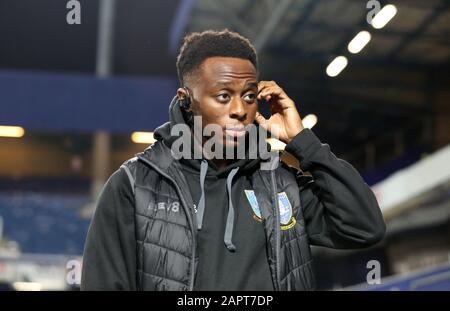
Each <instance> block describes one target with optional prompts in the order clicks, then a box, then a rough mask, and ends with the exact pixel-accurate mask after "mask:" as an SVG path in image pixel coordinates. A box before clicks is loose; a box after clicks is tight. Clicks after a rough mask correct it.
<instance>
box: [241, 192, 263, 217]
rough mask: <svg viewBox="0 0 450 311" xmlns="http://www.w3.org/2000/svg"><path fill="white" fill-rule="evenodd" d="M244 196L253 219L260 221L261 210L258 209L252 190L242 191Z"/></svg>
mask: <svg viewBox="0 0 450 311" xmlns="http://www.w3.org/2000/svg"><path fill="white" fill-rule="evenodd" d="M244 192H245V196H246V197H247V200H248V203H250V206H251V207H252V210H253V218H254V219H255V220H256V221H262V216H261V210H260V209H259V205H258V201H257V200H256V195H255V192H254V191H253V190H244Z"/></svg>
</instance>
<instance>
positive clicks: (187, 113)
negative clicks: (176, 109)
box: [179, 86, 194, 126]
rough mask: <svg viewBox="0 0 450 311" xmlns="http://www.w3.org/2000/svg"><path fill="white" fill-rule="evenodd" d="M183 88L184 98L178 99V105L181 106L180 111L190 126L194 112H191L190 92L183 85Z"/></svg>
mask: <svg viewBox="0 0 450 311" xmlns="http://www.w3.org/2000/svg"><path fill="white" fill-rule="evenodd" d="M183 89H184V90H185V92H186V95H185V96H184V98H180V99H179V101H180V107H181V111H182V113H183V116H184V120H185V122H186V124H188V125H189V126H191V125H193V123H194V114H193V113H192V109H191V94H190V93H189V90H188V88H187V87H184V86H183Z"/></svg>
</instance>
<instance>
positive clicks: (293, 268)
mask: <svg viewBox="0 0 450 311" xmlns="http://www.w3.org/2000/svg"><path fill="white" fill-rule="evenodd" d="M177 69H178V74H179V78H180V81H181V84H182V87H180V88H179V89H178V94H177V96H175V98H174V99H173V100H172V102H171V104H170V108H169V110H170V122H167V123H165V124H163V125H162V126H160V127H159V128H157V129H156V131H155V137H156V139H157V142H156V143H155V144H154V145H152V146H151V147H149V148H148V149H146V150H145V151H144V152H143V153H141V154H138V155H137V157H135V158H133V159H130V160H128V161H127V162H125V163H124V165H122V166H121V168H120V169H119V170H117V171H116V172H115V173H114V174H113V175H112V176H111V177H110V179H109V180H108V182H107V183H106V185H105V187H104V189H103V191H102V193H101V195H100V198H99V201H98V205H97V209H96V211H95V215H94V218H93V220H92V223H91V227H90V229H89V233H88V237H87V242H86V247H85V252H84V258H83V273H82V283H81V288H82V289H83V290H310V289H313V288H314V275H313V272H312V267H311V262H312V258H311V253H310V244H314V245H321V246H326V247H331V248H362V247H367V246H370V245H373V244H375V243H377V242H378V241H380V240H381V239H382V237H383V236H384V233H385V224H384V221H383V217H382V215H381V212H380V209H379V207H378V204H377V201H376V199H375V196H374V195H373V193H372V191H371V190H370V188H369V187H368V186H367V184H366V183H365V182H364V181H363V179H362V178H361V176H360V175H359V174H358V172H357V171H356V170H355V169H354V168H353V167H352V166H351V165H350V164H349V163H347V162H345V161H343V160H341V159H338V158H336V156H335V155H334V154H333V153H332V152H331V151H330V147H329V146H328V145H326V144H322V143H321V142H320V141H319V139H318V138H317V137H316V136H315V135H314V133H313V132H312V131H311V130H310V129H304V128H303V126H302V121H301V118H300V115H299V113H298V111H297V109H296V106H295V104H294V102H293V100H292V99H290V98H289V97H288V95H287V94H286V93H285V92H284V90H283V89H282V88H281V87H280V86H278V85H277V84H276V83H275V82H274V81H258V63H257V55H256V52H255V50H254V48H253V46H252V45H251V43H250V42H249V41H248V40H247V39H246V38H243V37H242V36H240V35H239V34H237V33H234V32H230V31H228V30H224V31H221V32H215V31H205V32H203V33H193V34H190V35H189V36H187V37H186V38H185V39H184V44H183V46H182V47H181V50H180V54H179V56H178V59H177ZM262 99H265V100H266V101H267V104H268V105H269V107H270V111H271V113H272V115H271V117H270V118H269V119H265V118H264V117H263V116H262V115H261V114H260V113H259V112H258V100H262ZM198 117H201V127H200V129H205V128H206V127H207V126H208V125H216V129H217V127H218V128H219V131H217V132H219V136H218V137H219V139H218V140H217V141H218V145H217V146H216V148H219V147H222V150H230V149H231V150H234V149H238V148H239V147H242V146H245V143H244V142H245V138H248V135H249V131H247V129H248V128H249V127H250V126H251V125H255V124H258V125H259V127H260V129H261V128H262V129H265V130H267V131H273V132H276V133H277V134H278V137H279V139H280V140H282V141H283V142H285V143H286V144H287V145H286V151H287V152H289V153H290V154H291V155H293V156H294V157H296V158H297V159H298V160H299V163H300V168H301V170H302V171H309V172H310V173H311V175H312V177H310V176H307V175H303V174H302V172H301V171H297V172H296V171H294V170H293V169H291V168H289V167H288V166H286V165H284V164H283V163H282V162H279V161H277V159H276V158H275V160H274V158H271V160H270V161H269V164H270V165H272V166H270V165H269V168H270V169H267V167H266V169H263V165H265V164H267V162H268V160H267V158H265V159H262V156H261V155H262V154H263V151H262V150H258V156H257V157H256V158H251V157H250V156H249V155H250V152H251V150H250V149H251V148H249V147H246V148H245V149H244V150H245V152H244V157H241V158H237V159H236V157H234V158H227V157H225V158H224V159H221V158H222V157H221V156H217V154H216V156H215V157H211V151H212V149H211V150H209V151H206V149H207V148H206V144H207V143H208V138H209V137H210V135H206V134H204V132H202V131H200V133H201V134H200V135H198V132H197V133H195V130H193V132H194V134H195V135H193V137H194V138H193V139H192V142H193V144H192V146H191V145H189V144H187V145H186V146H184V147H183V148H182V149H183V156H181V157H179V155H180V154H178V153H177V150H178V149H179V148H178V147H177V148H174V146H175V145H178V142H179V141H177V139H179V138H180V137H179V133H178V132H177V130H176V127H177V126H178V125H185V126H186V127H187V125H189V126H190V128H188V129H193V128H195V126H193V125H195V124H196V123H195V122H192V121H193V119H195V118H198ZM186 124H187V125H186ZM210 134H211V133H210ZM196 137H197V138H198V139H197V138H196ZM258 137H259V136H258ZM242 138H244V140H243V139H242ZM190 141H191V139H188V140H187V141H186V140H185V141H184V142H185V143H186V142H190ZM258 146H261V145H258ZM196 148H200V159H196V158H195V157H194V154H195V151H198V150H199V149H196ZM180 150H181V149H180ZM186 151H187V152H186ZM223 154H225V152H224V153H223ZM272 154H273V153H272ZM220 155H222V153H220ZM274 163H275V165H274Z"/></svg>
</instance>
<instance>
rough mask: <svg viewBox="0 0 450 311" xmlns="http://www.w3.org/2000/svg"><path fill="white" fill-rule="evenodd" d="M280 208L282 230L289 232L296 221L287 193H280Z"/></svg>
mask: <svg viewBox="0 0 450 311" xmlns="http://www.w3.org/2000/svg"><path fill="white" fill-rule="evenodd" d="M278 208H279V209H280V223H281V229H283V230H287V229H290V228H292V227H293V226H294V225H295V222H296V221H295V218H294V216H293V211H292V205H291V202H290V201H289V198H288V196H287V194H286V192H280V193H278Z"/></svg>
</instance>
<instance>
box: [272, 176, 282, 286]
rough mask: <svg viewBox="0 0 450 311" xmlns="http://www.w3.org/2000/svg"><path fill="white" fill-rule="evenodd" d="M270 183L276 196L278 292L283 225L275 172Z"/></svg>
mask: <svg viewBox="0 0 450 311" xmlns="http://www.w3.org/2000/svg"><path fill="white" fill-rule="evenodd" d="M270 181H271V186H272V193H273V196H274V202H275V222H276V224H275V269H276V271H275V272H276V273H275V275H276V282H277V285H278V286H277V287H278V288H277V290H278V291H279V290H281V279H280V274H281V266H280V249H281V229H280V223H281V220H280V218H281V216H280V208H279V206H278V194H277V185H276V177H275V170H274V169H273V170H271V172H270Z"/></svg>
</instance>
